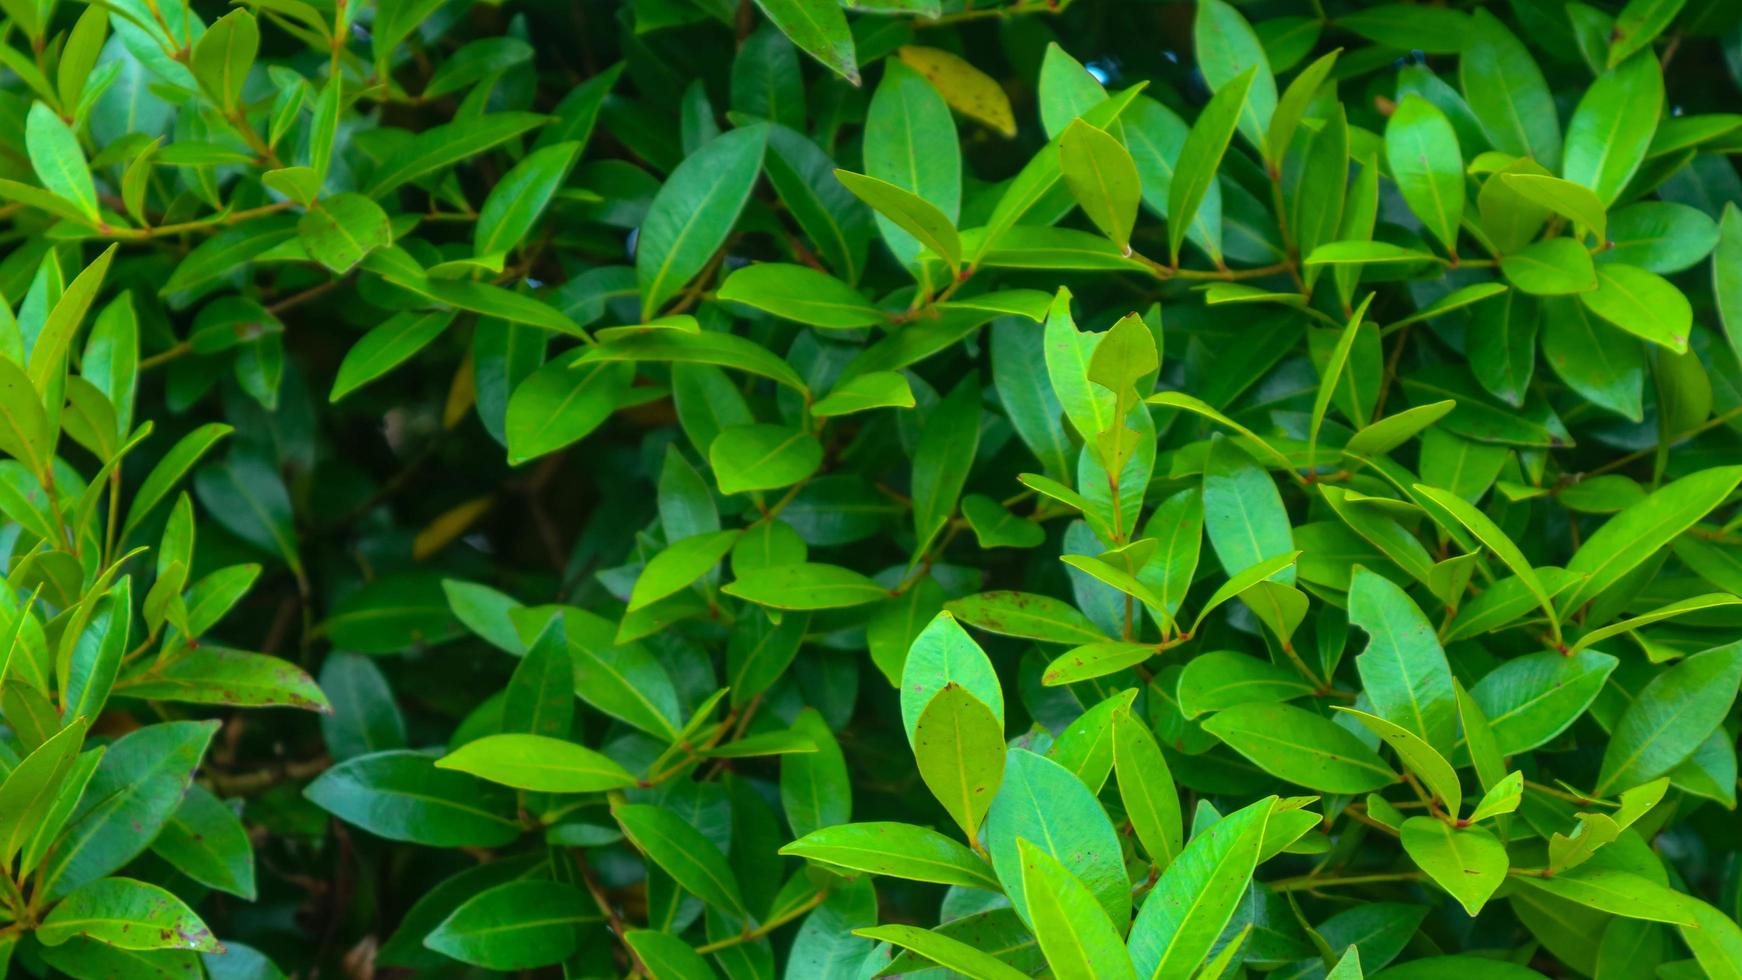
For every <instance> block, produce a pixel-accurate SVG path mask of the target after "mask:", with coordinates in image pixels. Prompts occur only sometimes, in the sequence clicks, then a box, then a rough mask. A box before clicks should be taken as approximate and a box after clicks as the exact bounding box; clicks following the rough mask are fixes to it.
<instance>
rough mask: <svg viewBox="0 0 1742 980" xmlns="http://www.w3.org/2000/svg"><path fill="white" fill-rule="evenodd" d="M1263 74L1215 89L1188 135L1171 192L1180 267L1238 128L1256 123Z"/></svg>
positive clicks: (1251, 71) (1248, 73)
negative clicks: (1254, 106)
mask: <svg viewBox="0 0 1742 980" xmlns="http://www.w3.org/2000/svg"><path fill="white" fill-rule="evenodd" d="M1211 4H1214V5H1215V6H1216V7H1226V6H1227V5H1226V4H1223V3H1220V2H1219V0H1210V3H1206V4H1202V5H1200V7H1199V9H1200V10H1202V9H1204V8H1205V7H1208V6H1210V5H1211ZM1229 10H1230V11H1231V10H1232V8H1229ZM1235 16H1238V14H1235ZM1259 72H1260V67H1259V66H1258V65H1253V66H1252V67H1250V68H1247V69H1246V70H1245V71H1243V72H1241V73H1240V74H1239V75H1237V76H1236V77H1234V78H1232V79H1230V80H1228V81H1227V82H1226V83H1225V84H1222V85H1218V86H1216V94H1215V95H1213V96H1211V97H1210V101H1209V103H1208V104H1206V105H1205V106H1204V111H1203V112H1201V113H1199V114H1198V120H1197V122H1195V123H1193V124H1192V128H1191V132H1189V133H1188V134H1186V141H1185V145H1184V146H1182V147H1181V148H1180V151H1179V165H1178V166H1177V167H1176V168H1175V169H1174V174H1173V183H1172V184H1171V185H1169V187H1168V192H1167V214H1168V223H1167V239H1168V254H1169V256H1171V258H1172V260H1173V264H1174V265H1176V266H1177V265H1179V256H1180V252H1179V247H1180V244H1181V243H1182V242H1184V241H1185V237H1186V230H1187V229H1188V228H1190V227H1191V224H1192V221H1193V219H1194V218H1196V217H1197V213H1198V207H1199V206H1200V205H1201V204H1203V202H1204V195H1205V194H1207V193H1208V192H1209V189H1210V186H1211V185H1212V184H1214V183H1215V180H1216V171H1217V169H1218V168H1220V167H1221V165H1222V157H1223V155H1224V154H1226V153H1227V152H1228V143H1229V141H1231V140H1232V139H1233V138H1234V128H1235V127H1236V126H1237V125H1240V124H1242V123H1245V122H1246V120H1248V119H1252V120H1253V121H1254V123H1256V120H1257V118H1258V114H1257V111H1256V110H1252V111H1249V110H1248V108H1247V102H1248V101H1249V98H1254V99H1257V98H1261V97H1260V96H1250V93H1252V92H1255V91H1262V82H1261V81H1260V80H1259ZM1263 73H1264V78H1266V79H1268V78H1269V77H1270V76H1269V70H1268V69H1264V70H1263ZM1274 85H1275V83H1274V81H1272V88H1271V90H1270V91H1271V93H1272V95H1273V96H1274V94H1275V88H1274ZM1272 104H1273V105H1274V102H1273V103H1272Z"/></svg>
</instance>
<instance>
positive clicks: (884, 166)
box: [836, 61, 962, 266]
mask: <svg viewBox="0 0 1742 980" xmlns="http://www.w3.org/2000/svg"><path fill="white" fill-rule="evenodd" d="M961 154H962V151H961V144H960V142H959V141H958V140H957V138H956V126H955V121H954V120H953V119H951V118H950V107H949V104H948V103H946V102H945V101H944V99H943V96H941V95H939V94H938V91H937V89H936V88H934V87H932V84H931V83H930V82H928V81H926V79H925V76H923V75H921V74H920V73H919V72H917V71H914V70H913V69H912V68H909V67H908V66H907V65H905V64H903V63H901V62H899V61H885V62H884V66H883V80H882V81H881V82H879V83H878V85H877V91H876V92H875V93H873V94H872V96H871V104H870V106H869V108H868V109H867V110H866V115H865V135H864V150H863V156H864V158H865V173H866V174H867V175H868V176H870V177H872V178H875V179H877V180H880V181H883V182H884V183H887V184H892V185H894V186H895V187H897V188H899V189H900V190H903V191H906V192H908V193H909V194H913V195H917V196H918V197H920V198H923V199H924V200H925V201H927V202H928V203H930V204H931V205H932V207H934V208H936V209H937V211H938V212H939V213H941V214H942V215H943V217H944V218H945V219H946V220H947V221H949V222H950V223H952V224H953V223H954V222H955V220H956V217H957V215H958V214H959V213H960V211H961V201H962V156H961ZM836 176H837V177H839V176H840V174H839V173H837V174H836ZM848 189H849V190H852V189H853V188H852V187H851V186H849V188H848ZM866 203H868V204H869V203H871V202H870V201H867V202H866ZM872 206H873V207H876V208H878V209H879V211H881V207H880V206H879V205H876V204H873V205H872ZM877 226H878V228H879V229H880V230H881V231H882V234H883V240H884V241H885V242H887V243H888V245H889V249H890V251H891V252H893V253H894V254H895V259H896V261H897V262H900V263H901V264H902V265H904V266H912V265H913V264H914V260H915V258H916V257H917V256H918V255H919V248H920V245H921V240H920V239H918V238H916V237H914V236H913V235H912V234H911V232H910V231H909V230H906V229H905V228H904V226H903V224H902V222H899V221H896V220H894V218H893V216H891V215H886V214H882V213H879V214H878V215H877ZM938 255H939V257H940V258H945V261H946V262H947V261H948V259H947V258H946V257H945V253H943V252H939V253H938Z"/></svg>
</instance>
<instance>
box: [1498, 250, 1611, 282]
mask: <svg viewBox="0 0 1742 980" xmlns="http://www.w3.org/2000/svg"><path fill="white" fill-rule="evenodd" d="M1500 271H1501V272H1504V273H1505V274H1506V279H1507V281H1508V282H1510V283H1512V285H1514V286H1516V287H1518V288H1519V289H1520V290H1523V291H1524V292H1527V293H1531V294H1533V295H1536V296H1563V295H1567V294H1570V293H1586V292H1590V291H1591V290H1593V289H1596V288H1597V267H1596V265H1595V264H1594V263H1593V262H1592V261H1591V253H1590V252H1587V251H1585V247H1584V246H1583V245H1580V244H1579V243H1578V242H1576V241H1574V240H1572V239H1570V238H1548V239H1544V240H1543V241H1540V242H1535V243H1533V244H1531V245H1527V246H1525V247H1524V248H1522V249H1519V250H1518V251H1516V252H1512V253H1510V254H1507V255H1504V256H1501V258H1500Z"/></svg>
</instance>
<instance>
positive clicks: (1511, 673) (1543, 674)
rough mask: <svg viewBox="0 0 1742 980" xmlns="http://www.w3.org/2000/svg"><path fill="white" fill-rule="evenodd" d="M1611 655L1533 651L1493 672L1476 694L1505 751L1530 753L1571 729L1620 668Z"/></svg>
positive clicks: (1499, 744)
mask: <svg viewBox="0 0 1742 980" xmlns="http://www.w3.org/2000/svg"><path fill="white" fill-rule="evenodd" d="M1615 665H1616V660H1615V658H1614V657H1611V656H1609V655H1608V654H1606V653H1598V652H1597V651H1595V650H1581V651H1579V652H1578V653H1575V654H1573V655H1571V656H1562V655H1561V654H1559V653H1555V652H1542V653H1532V654H1528V655H1526V656H1523V657H1515V658H1513V659H1511V660H1508V661H1506V662H1505V663H1503V664H1501V665H1500V666H1499V667H1497V668H1495V669H1494V670H1491V671H1489V672H1488V673H1487V674H1486V675H1485V676H1484V677H1483V678H1482V679H1481V680H1480V681H1478V682H1477V683H1476V686H1475V687H1474V688H1472V689H1471V691H1470V695H1471V697H1472V698H1474V699H1475V702H1476V703H1477V704H1478V705H1480V707H1481V709H1482V713H1483V714H1484V715H1486V716H1487V718H1488V724H1489V726H1490V727H1491V728H1492V729H1493V732H1494V741H1495V744H1496V747H1497V748H1498V749H1499V751H1500V754H1501V755H1507V756H1511V755H1517V754H1519V753H1521V752H1528V751H1530V750H1531V749H1534V748H1537V747H1538V746H1540V745H1543V744H1544V743H1546V742H1548V741H1549V740H1550V739H1552V738H1554V737H1555V736H1556V735H1559V734H1560V733H1561V732H1563V731H1565V730H1566V729H1567V727H1568V726H1569V725H1571V724H1572V723H1573V722H1574V721H1577V720H1578V718H1579V716H1580V715H1582V714H1584V713H1585V709H1586V708H1589V707H1590V706H1591V702H1592V701H1593V700H1595V699H1596V697H1597V694H1598V692H1599V691H1601V690H1602V689H1603V684H1604V682H1605V681H1607V680H1608V679H1609V674H1610V673H1611V672H1612V671H1614V669H1615Z"/></svg>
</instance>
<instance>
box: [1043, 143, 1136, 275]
mask: <svg viewBox="0 0 1742 980" xmlns="http://www.w3.org/2000/svg"><path fill="white" fill-rule="evenodd" d="M1059 172H1060V173H1062V174H1063V175H1064V180H1065V186H1066V187H1068V188H1070V191H1071V196H1072V197H1074V198H1076V200H1077V206H1078V207H1080V208H1082V209H1083V214H1085V215H1087V216H1088V218H1089V220H1090V221H1091V222H1093V223H1094V225H1095V227H1096V228H1099V229H1101V233H1102V234H1104V235H1106V236H1107V237H1108V238H1110V239H1112V241H1113V244H1114V245H1116V246H1118V247H1119V248H1120V249H1121V250H1122V251H1130V248H1131V228H1132V225H1133V224H1134V223H1135V222H1136V220H1137V205H1138V202H1139V201H1140V200H1141V198H1142V196H1143V182H1142V179H1141V178H1140V177H1139V176H1138V174H1137V164H1136V163H1134V162H1133V161H1132V159H1131V153H1130V152H1129V151H1127V150H1126V149H1125V145H1124V144H1122V143H1120V142H1119V141H1118V140H1117V139H1115V138H1114V137H1112V136H1110V135H1108V134H1107V133H1106V131H1104V130H1101V129H1097V128H1095V127H1094V126H1092V125H1090V124H1089V123H1086V122H1084V121H1083V120H1081V119H1076V120H1073V121H1072V122H1071V124H1070V125H1069V126H1067V127H1066V128H1065V131H1064V132H1063V133H1060V134H1059Z"/></svg>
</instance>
